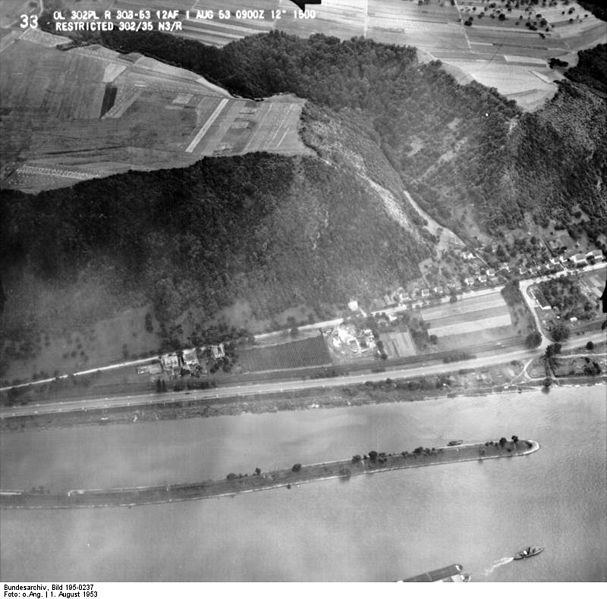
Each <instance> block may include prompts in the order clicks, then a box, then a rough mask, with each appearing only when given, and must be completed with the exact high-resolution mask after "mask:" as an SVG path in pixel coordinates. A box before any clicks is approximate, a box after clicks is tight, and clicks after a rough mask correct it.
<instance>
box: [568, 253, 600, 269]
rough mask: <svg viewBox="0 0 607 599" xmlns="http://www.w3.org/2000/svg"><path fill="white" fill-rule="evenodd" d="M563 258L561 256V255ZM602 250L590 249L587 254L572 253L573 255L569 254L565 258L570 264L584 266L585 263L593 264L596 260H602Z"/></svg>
mask: <svg viewBox="0 0 607 599" xmlns="http://www.w3.org/2000/svg"><path fill="white" fill-rule="evenodd" d="M561 258H563V256H561ZM604 259H605V257H604V256H603V252H602V251H601V250H592V251H591V252H588V253H587V254H573V256H569V257H568V258H567V260H568V261H569V263H570V264H571V265H572V266H575V267H576V268H577V267H580V266H586V265H587V264H595V263H596V262H600V261H602V260H604Z"/></svg>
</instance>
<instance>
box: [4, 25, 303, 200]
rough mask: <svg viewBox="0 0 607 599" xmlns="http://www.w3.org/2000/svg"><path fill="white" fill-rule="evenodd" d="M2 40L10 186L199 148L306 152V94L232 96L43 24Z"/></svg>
mask: <svg viewBox="0 0 607 599" xmlns="http://www.w3.org/2000/svg"><path fill="white" fill-rule="evenodd" d="M1 40H2V44H1V52H2V79H1V81H0V102H1V104H2V108H3V111H4V115H3V119H2V124H1V131H0V137H1V140H2V141H1V142H0V151H1V152H2V155H3V159H4V163H3V168H2V172H1V173H0V181H1V184H2V186H4V187H9V188H17V189H20V190H22V191H29V192H37V191H40V190H42V189H50V188H54V187H63V186H68V185H72V184H74V183H75V182H77V181H80V180H85V179H91V178H95V177H104V176H108V175H111V174H115V173H121V172H126V171H128V170H130V169H136V170H151V169H156V168H170V167H179V166H186V165H189V164H192V163H194V162H196V161H198V160H199V159H200V158H201V157H202V156H217V155H232V154H244V153H247V152H254V151H260V150H264V151H269V152H275V153H280V154H298V153H306V152H309V150H307V148H306V147H305V146H304V145H303V143H302V142H301V140H300V139H299V135H298V130H297V128H298V123H299V118H300V115H301V110H302V107H303V100H300V99H298V98H295V97H293V96H288V95H283V96H278V97H276V98H273V99H268V100H264V101H259V102H254V101H251V100H244V99H239V98H234V97H232V96H231V95H230V94H228V92H226V91H225V90H223V89H222V88H219V87H217V86H215V85H212V84H210V83H209V82H208V81H206V80H205V79H204V78H202V77H199V76H198V75H196V74H194V73H191V72H189V71H186V70H184V69H179V68H175V67H171V66H169V65H166V64H163V63H160V62H158V61H156V60H152V59H149V58H146V57H142V56H140V55H137V54H132V55H120V54H118V53H117V52H114V51H111V50H107V49H105V48H102V47H99V46H84V47H72V48H70V49H65V48H67V47H69V40H67V38H64V37H60V36H55V35H51V34H48V33H45V32H42V31H39V30H27V31H25V32H17V31H15V30H10V31H8V30H4V31H3V32H2V38H1ZM57 46H59V48H58V47H57ZM61 48H64V49H61Z"/></svg>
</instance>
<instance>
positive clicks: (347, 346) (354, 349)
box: [323, 323, 377, 357]
mask: <svg viewBox="0 0 607 599" xmlns="http://www.w3.org/2000/svg"><path fill="white" fill-rule="evenodd" d="M323 334H324V336H325V339H326V342H327V345H328V347H329V349H330V350H331V351H332V352H334V353H335V354H337V355H338V356H342V357H362V356H369V355H371V354H373V353H374V352H375V351H376V350H377V344H376V342H375V337H374V336H373V331H372V330H371V329H368V328H364V329H363V328H358V327H357V326H356V325H355V324H353V323H343V324H340V325H338V326H336V327H334V328H332V329H326V330H324V331H323Z"/></svg>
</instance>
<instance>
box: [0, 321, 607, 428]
mask: <svg viewBox="0 0 607 599" xmlns="http://www.w3.org/2000/svg"><path fill="white" fill-rule="evenodd" d="M602 339H604V332H597V333H595V334H593V335H586V336H584V342H586V341H588V340H594V341H600V340H602ZM576 343H580V340H579V339H578V340H577V341H576ZM570 344H572V342H571V341H570V342H569V343H568V344H564V346H566V345H570ZM538 355H541V352H540V351H538V350H537V349H536V350H529V349H518V350H513V351H507V350H497V351H496V350H495V349H494V350H493V351H492V352H488V353H487V354H486V355H482V356H479V357H476V358H473V359H468V360H461V361H457V362H450V363H447V364H445V363H439V364H430V365H424V366H418V367H413V368H412V367H408V368H406V367H403V368H398V369H394V370H390V369H386V370H385V371H383V372H367V373H362V374H349V375H344V376H338V377H335V378H324V379H303V380H302V379H296V380H288V381H269V382H265V383H255V384H246V385H232V386H226V387H220V388H216V389H204V390H191V391H177V392H168V393H162V394H160V395H159V394H158V393H145V394H140V395H117V396H111V397H100V398H87V399H79V400H65V401H58V402H48V403H47V402H45V403H38V404H27V405H24V406H13V407H10V408H3V409H2V410H0V419H9V418H13V417H20V416H35V415H44V414H56V413H67V412H79V411H88V410H105V409H112V408H126V407H137V406H147V405H153V404H156V403H163V404H168V403H176V402H181V401H188V402H193V401H201V402H203V401H208V400H212V399H223V398H238V397H246V396H256V395H265V394H272V393H283V392H293V391H303V390H309V389H330V388H338V387H346V386H348V385H357V384H363V383H365V382H367V381H371V382H378V381H383V380H385V379H386V378H391V379H410V378H415V377H420V376H430V375H435V374H441V373H448V372H457V371H458V370H460V369H463V368H465V369H476V368H484V367H487V366H494V365H497V364H506V363H508V362H510V361H512V360H530V359H532V358H534V357H536V356H538Z"/></svg>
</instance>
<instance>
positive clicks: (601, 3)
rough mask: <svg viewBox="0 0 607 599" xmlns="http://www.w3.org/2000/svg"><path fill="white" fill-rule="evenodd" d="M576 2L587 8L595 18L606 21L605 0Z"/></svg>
mask: <svg viewBox="0 0 607 599" xmlns="http://www.w3.org/2000/svg"><path fill="white" fill-rule="evenodd" d="M578 4H579V5H580V6H583V7H584V8H585V9H586V10H589V11H590V12H591V13H592V14H593V15H594V16H595V17H596V18H597V19H602V20H603V21H607V6H606V5H605V0H578Z"/></svg>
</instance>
